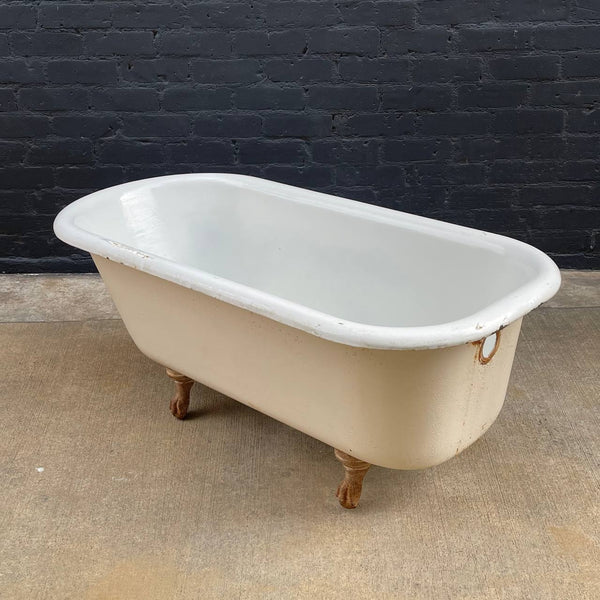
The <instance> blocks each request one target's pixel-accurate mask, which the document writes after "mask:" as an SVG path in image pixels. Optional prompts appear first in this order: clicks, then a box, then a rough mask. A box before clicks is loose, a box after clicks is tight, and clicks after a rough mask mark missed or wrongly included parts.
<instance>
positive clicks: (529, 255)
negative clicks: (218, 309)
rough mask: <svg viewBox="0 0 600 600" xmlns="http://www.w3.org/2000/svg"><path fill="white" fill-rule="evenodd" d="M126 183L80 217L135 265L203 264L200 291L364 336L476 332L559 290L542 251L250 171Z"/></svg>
mask: <svg viewBox="0 0 600 600" xmlns="http://www.w3.org/2000/svg"><path fill="white" fill-rule="evenodd" d="M129 185H130V187H127V185H126V186H121V187H122V192H121V193H114V192H112V193H110V192H109V191H106V192H100V193H99V194H98V195H95V197H94V196H92V197H89V199H87V200H88V202H87V206H86V208H85V211H82V212H80V213H79V214H76V215H74V217H73V220H72V225H73V226H75V227H76V228H78V229H79V230H81V232H83V233H84V234H85V233H88V234H89V235H88V237H89V238H95V239H97V238H104V239H105V240H110V242H109V243H111V244H112V245H113V246H120V248H118V250H119V251H120V253H118V256H119V259H120V260H122V261H123V262H124V263H125V264H132V262H133V263H135V266H136V267H138V268H139V267H140V265H141V262H144V263H145V265H144V267H142V268H143V270H148V271H149V272H153V270H152V264H151V263H152V262H153V260H152V259H156V258H159V259H162V261H161V262H162V263H163V267H164V263H165V261H168V262H171V263H172V264H173V265H176V267H177V269H178V270H179V274H178V275H177V277H178V281H179V282H183V283H184V284H185V283H186V282H185V280H186V276H185V274H186V273H187V274H189V273H192V272H195V275H196V279H198V275H200V276H201V277H202V275H204V282H203V286H200V287H199V288H198V289H200V291H204V292H206V293H209V294H211V293H213V294H214V295H218V293H219V290H222V289H223V285H227V284H234V285H235V284H241V286H238V287H237V289H236V291H237V295H236V297H235V298H233V301H234V303H236V304H238V305H242V306H244V307H246V308H250V309H255V310H257V312H261V313H263V314H268V315H269V316H272V317H273V318H276V319H278V320H281V321H282V322H288V323H289V324H292V325H294V326H300V327H301V328H302V329H305V330H309V331H312V332H313V333H316V334H317V335H319V334H321V335H323V337H327V338H329V339H335V340H337V341H342V342H347V343H350V344H353V345H365V346H371V347H382V348H386V347H396V348H403V347H404V348H409V347H434V346H441V345H450V344H453V343H461V342H465V341H473V340H475V339H480V338H481V337H483V336H484V335H486V334H490V333H493V332H494V331H495V330H497V329H499V328H500V327H502V326H505V325H506V324H508V323H509V322H511V321H513V320H515V319H516V318H518V317H520V316H522V315H523V314H525V312H528V311H529V310H531V309H532V308H534V307H535V306H536V305H537V304H539V303H540V302H542V301H544V300H545V299H546V298H547V297H550V296H551V295H552V294H553V293H554V291H555V290H554V288H555V287H556V283H555V282H554V283H553V279H556V277H554V278H553V277H551V275H552V273H553V271H555V270H556V267H554V265H553V264H552V263H551V261H549V260H548V259H547V257H545V256H544V255H542V253H539V252H537V251H536V250H534V249H533V248H531V247H529V246H526V245H524V244H521V243H519V242H516V241H514V240H509V239H508V238H504V237H500V236H495V235H493V234H486V233H484V232H479V231H475V230H472V229H467V228H462V227H457V226H453V225H449V224H446V223H441V222H439V221H434V220H430V219H423V218H420V217H415V216H413V215H406V214H405V213H399V212H396V211H390V210H387V209H382V208H379V207H373V206H367V205H361V204H359V203H356V202H351V201H347V200H341V199H338V198H334V197H331V196H325V195H322V194H316V193H314V192H306V191H305V190H298V189H297V188H293V187H289V186H283V185H281V184H275V183H272V182H266V181H263V180H256V179H254V178H249V177H242V176H231V175H212V176H206V175H197V176H187V177H177V176H175V177H170V178H169V177H167V178H159V179H154V180H147V181H146V182H137V185H135V186H131V184H129ZM113 189H117V188H113ZM282 198H283V200H284V201H282ZM89 249H90V250H92V251H93V250H96V251H98V250H101V249H100V248H89ZM128 249H129V250H131V251H135V252H128V251H127V250H128ZM98 253H99V254H101V255H108V254H107V253H105V252H101V251H100V252H98ZM135 253H137V256H136V255H135ZM144 255H145V256H144ZM167 271H168V268H167ZM158 274H159V275H162V276H164V275H165V269H164V268H163V269H162V271H161V272H159V273H158ZM169 276H170V277H171V278H175V277H176V275H175V274H174V273H171V274H170V275H169ZM207 278H210V281H207ZM187 279H188V280H189V281H188V282H187V283H188V284H189V285H190V287H193V288H194V287H195V285H194V283H195V282H194V281H193V279H194V278H193V277H191V278H189V277H188V278H187ZM545 284H546V285H545ZM242 286H243V288H245V289H243V288H242ZM248 292H250V296H252V297H246V298H244V294H246V296H248ZM224 294H225V295H227V292H224ZM240 294H241V295H240ZM230 299H231V298H230ZM279 300H281V301H283V302H280V303H279V306H275V305H274V303H275V304H276V303H277V302H278V301H279ZM244 302H245V303H244ZM283 304H285V305H286V306H285V308H284V310H280V309H281V306H282V305H283ZM291 305H294V306H291ZM290 309H291V310H290ZM310 311H314V312H312V313H311V316H307V315H309V312H310ZM316 313H320V315H316ZM440 326H441V327H440ZM344 327H345V329H344ZM382 328H383V330H382ZM401 329H402V330H403V331H401ZM318 330H321V332H320V333H319V331H318ZM358 330H361V333H362V335H361V333H358ZM393 330H395V331H393ZM403 332H404V333H403ZM348 333H350V334H355V335H354V337H352V335H350V337H348V335H347V334H348ZM384 338H386V339H384ZM392 338H393V339H392ZM363 342H364V344H363Z"/></svg>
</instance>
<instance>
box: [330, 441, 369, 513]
mask: <svg viewBox="0 0 600 600" xmlns="http://www.w3.org/2000/svg"><path fill="white" fill-rule="evenodd" d="M335 457H336V458H337V459H338V460H339V461H340V462H341V463H342V465H344V469H345V471H346V473H345V476H344V480H343V481H342V482H341V483H340V485H339V486H338V489H337V492H336V494H335V495H336V496H337V499H338V500H339V501H340V504H341V505H342V506H343V507H344V508H356V507H357V506H358V502H359V500H360V494H361V492H362V485H363V479H364V478H365V475H366V474H367V471H368V470H369V467H370V466H371V465H370V464H369V463H368V462H365V461H364V460H359V459H358V458H354V457H353V456H350V455H349V454H346V453H345V452H342V451H341V450H337V449H336V450H335Z"/></svg>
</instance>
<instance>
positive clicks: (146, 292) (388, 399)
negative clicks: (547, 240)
mask: <svg viewBox="0 0 600 600" xmlns="http://www.w3.org/2000/svg"><path fill="white" fill-rule="evenodd" d="M54 228H55V232H56V234H57V236H58V237H59V238H60V239H62V240H63V241H65V242H67V243H69V244H71V245H73V246H76V247H78V248H81V249H84V250H86V251H88V252H90V253H91V255H92V257H93V259H94V262H95V264H96V266H97V267H98V270H99V272H100V274H101V275H102V278H103V279H104V281H105V283H106V286H107V287H108V289H109V291H110V293H111V295H112V297H113V299H114V301H115V304H116V306H117V308H118V310H119V312H120V314H121V316H122V318H123V322H124V323H125V326H126V327H127V330H128V332H129V334H130V335H131V337H132V339H133V341H134V342H135V344H136V345H137V347H138V348H139V349H140V350H141V351H142V352H143V353H144V354H146V355H147V356H148V357H150V358H151V359H152V360H154V361H156V362H157V363H159V364H161V365H164V366H165V367H167V372H168V374H169V375H170V376H171V378H172V379H173V380H174V381H175V386H176V393H175V396H174V398H173V400H172V401H171V410H172V412H173V414H175V416H178V417H179V418H183V417H184V416H185V413H186V411H187V406H188V403H189V393H190V388H191V386H192V383H193V382H194V381H200V382H202V383H203V384H205V385H207V386H210V387H211V388H214V389H215V390H218V391H219V392H222V393H223V394H226V395H227V396H230V397H231V398H234V399H236V400H239V401H240V402H243V403H244V404H247V405H248V406H251V407H252V408H255V409H256V410H259V411H260V412H263V413H265V414H267V415H269V416H271V417H273V418H275V419H278V420H279V421H282V422H283V423H286V424H288V425H290V426H291V427H294V428H296V429H298V430H300V431H302V432H304V433H306V434H308V435H311V436H313V437H315V438H317V439H319V440H321V441H323V442H325V443H326V444H329V445H331V446H333V447H334V448H335V449H336V456H337V457H338V459H339V460H340V461H341V462H342V464H343V466H344V468H345V477H344V480H343V481H342V483H341V484H340V486H339V488H338V492H337V495H338V498H339V500H340V503H341V504H342V505H343V506H346V507H348V508H352V507H354V506H356V504H357V503H358V499H359V497H360V492H361V487H362V478H363V477H364V474H365V473H366V471H367V469H368V467H369V466H370V465H371V464H375V465H380V466H383V467H389V468H392V469H422V468H425V467H431V466H433V465H437V464H439V463H441V462H443V461H445V460H448V459H449V458H452V457H453V456H455V455H457V454H458V453H459V452H461V451H462V450H464V449H465V448H466V447H468V446H469V445H470V444H472V443H473V442H474V441H475V440H477V439H478V438H479V437H480V436H481V435H483V434H484V433H485V431H486V430H487V429H488V428H489V427H490V425H491V424H492V423H493V422H494V420H495V419H496V417H497V415H498V413H499V411H500V409H501V407H502V404H503V402H504V397H505V394H506V389H507V385H508V380H509V376H510V372H511V366H512V362H513V357H514V353H515V348H516V345H517V339H518V336H519V330H520V327H521V319H522V317H523V316H524V315H526V314H527V313H528V312H530V311H531V310H533V309H534V308H535V307H536V306H538V305H539V304H541V303H542V302H544V301H546V300H548V299H549V298H551V297H552V296H553V295H554V294H555V292H556V291H557V290H558V288H559V286H560V275H559V271H558V269H557V267H556V265H555V264H554V263H553V262H552V261H551V260H550V259H549V258H548V257H547V256H546V255H545V254H543V253H542V252H540V251H539V250H536V249H535V248H533V247H531V246H528V245H526V244H524V243H522V242H518V241H515V240H513V239H509V238H506V237H503V236H499V235H494V234H491V233H486V232H483V231H478V230H474V229H469V228H465V227H460V226H457V225H452V224H448V223H444V222H440V221H436V220H432V219H427V218H423V217H418V216H414V215H410V214H406V213H402V212H398V211H393V210H389V209H386V208H381V207H377V206H371V205H367V204H362V203H359V202H355V201H351V200H346V199H343V198H337V197H334V196H330V195H326V194H321V193H317V192H311V191H307V190H303V189H299V188H296V187H291V186H287V185H283V184H280V183H274V182H271V181H266V180H262V179H258V178H253V177H247V176H241V175H229V174H190V175H173V176H167V177H157V178H153V179H146V180H143V181H135V182H132V183H127V184H124V185H118V186H115V187H112V188H108V189H105V190H101V191H99V192H96V193H93V194H90V195H89V196H86V197H84V198H81V199H80V200H77V201H76V202H74V203H72V204H70V205H69V206H67V207H66V208H65V209H64V210H62V211H61V213H60V214H59V215H58V216H57V218H56V221H55V224H54Z"/></svg>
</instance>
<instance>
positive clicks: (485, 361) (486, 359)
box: [477, 329, 500, 365]
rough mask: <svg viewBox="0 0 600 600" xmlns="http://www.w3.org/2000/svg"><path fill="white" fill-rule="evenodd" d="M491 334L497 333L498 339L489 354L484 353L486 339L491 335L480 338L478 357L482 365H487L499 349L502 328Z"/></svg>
mask: <svg viewBox="0 0 600 600" xmlns="http://www.w3.org/2000/svg"><path fill="white" fill-rule="evenodd" d="M491 335H495V336H496V340H495V342H494V347H493V348H492V350H491V352H490V353H489V354H488V355H487V356H486V355H484V353H483V346H484V344H485V341H486V340H487V339H488V338H489V337H490V336H489V335H488V336H487V337H484V338H483V339H482V340H479V349H478V351H477V358H478V360H479V362H480V363H481V364H482V365H487V364H488V363H489V362H490V361H491V360H492V358H494V356H495V354H496V352H497V351H498V348H499V347H500V330H499V329H498V331H495V332H494V333H492V334H491Z"/></svg>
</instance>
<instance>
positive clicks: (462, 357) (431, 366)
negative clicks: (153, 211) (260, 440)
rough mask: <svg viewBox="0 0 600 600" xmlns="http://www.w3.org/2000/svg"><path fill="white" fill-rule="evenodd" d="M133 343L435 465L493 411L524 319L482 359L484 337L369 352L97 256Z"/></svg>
mask: <svg viewBox="0 0 600 600" xmlns="http://www.w3.org/2000/svg"><path fill="white" fill-rule="evenodd" d="M93 258H94V261H95V263H96V265H97V267H98V270H99V271H100V273H101V275H102V278H103V279H104V281H105V283H106V285H107V286H108V289H109V290H110V293H111V295H112V297H113V299H114V301H115V303H116V305H117V308H118V310H119V312H120V313H121V315H122V317H123V321H124V323H125V325H126V327H127V330H128V331H129V333H130V335H131V337H132V338H133V340H134V342H135V344H136V345H137V346H138V348H139V349H140V350H141V351H142V352H143V353H144V354H146V355H147V356H148V357H150V358H151V359H153V360H155V361H156V362H158V363H159V364H162V365H164V366H166V367H169V368H171V369H174V370H176V371H179V372H180V373H183V374H185V375H187V376H188V377H191V378H192V379H194V380H196V381H200V382H202V383H203V384H205V385H207V386H209V387H211V388H213V389H216V390H218V391H220V392H222V393H224V394H226V395H228V396H230V397H232V398H234V399H236V400H239V401H240V402H243V403H244V404H247V405H248V406H251V407H253V408H255V409H257V410H259V411H260V412H263V413H265V414H267V415H270V416H271V417H273V418H275V419H277V420H279V421H282V422H283V423H286V424H288V425H290V426H291V427H294V428H296V429H299V430H300V431H303V432H304V433H307V434H308V435H311V436H313V437H315V438H317V439H319V440H321V441H323V442H325V443H326V444H329V445H331V446H333V447H335V448H338V449H340V450H343V451H344V452H347V453H348V454H351V455H352V456H355V457H357V458H360V459H362V460H364V461H366V462H369V463H372V464H376V465H380V466H383V467H390V468H394V469H421V468H424V467H430V466H433V465H436V464H439V463H441V462H443V461H445V460H447V459H449V458H451V457H453V456H455V455H456V454H458V453H459V452H461V451H462V450H464V449H465V448H466V447H467V446H469V445H470V444H472V443H473V442H474V441H475V440H477V439H478V438H479V437H480V436H481V435H483V433H485V431H486V430H487V429H488V428H489V427H490V425H491V424H492V423H493V422H494V420H495V418H496V417H497V415H498V413H499V412H500V409H501V408H502V404H503V402H504V397H505V394H506V388H507V385H508V380H509V377H510V371H511V366H512V362H513V357H514V353H515V348H516V345H517V339H518V336H519V330H520V326H521V319H518V320H517V321H515V322H513V323H512V324H510V325H509V326H508V327H506V328H505V329H503V330H502V332H501V336H500V343H499V346H498V350H497V352H496V353H495V355H494V356H493V358H492V359H491V360H490V362H488V363H487V364H482V363H481V361H480V360H479V351H480V345H479V344H475V343H466V344H461V345H459V346H453V347H449V348H438V349H433V350H377V349H371V348H358V347H354V346H349V345H345V344H340V343H337V342H332V341H329V340H326V339H323V338H320V337H317V336H315V335H311V334H309V333H306V332H304V331H301V330H299V329H296V328H293V327H290V326H288V325H284V324H282V323H279V322H277V321H275V320H273V319H269V318H267V317H264V316H261V315H258V314H256V313H253V312H250V311H248V310H245V309H242V308H238V307H236V306H233V305H231V304H228V303H226V302H222V301H220V300H216V299H214V298H211V297H210V296H207V295H205V294H202V293H200V292H197V291H193V290H191V289H187V288H185V287H183V286H181V285H178V284H175V283H172V282H169V281H166V280H164V279H161V278H159V277H155V276H153V275H149V274H147V273H143V272H141V271H138V270H135V269H132V268H129V267H126V266H123V265H122V264H119V263H116V262H113V261H111V260H108V259H106V258H101V257H99V256H97V255H93Z"/></svg>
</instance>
